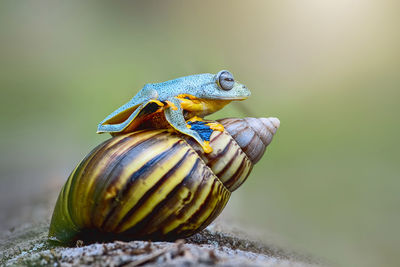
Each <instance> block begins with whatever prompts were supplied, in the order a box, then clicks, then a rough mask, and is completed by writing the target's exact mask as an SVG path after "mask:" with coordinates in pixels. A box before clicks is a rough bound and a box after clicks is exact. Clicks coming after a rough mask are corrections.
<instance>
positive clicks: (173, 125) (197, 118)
mask: <svg viewBox="0 0 400 267" xmlns="http://www.w3.org/2000/svg"><path fill="white" fill-rule="evenodd" d="M250 95H251V93H250V90H249V89H248V88H247V87H246V86H245V85H243V84H241V83H239V82H238V81H236V80H235V79H234V77H233V75H232V73H231V72H229V71H227V70H221V71H219V72H218V73H217V74H211V73H202V74H195V75H190V76H185V77H180V78H177V79H173V80H169V81H165V82H161V83H148V84H145V85H144V87H143V88H142V89H141V90H140V91H139V92H138V93H137V94H136V95H135V96H134V97H133V98H132V99H131V100H130V101H128V102H127V103H126V104H124V105H122V106H121V107H119V108H118V109H116V110H115V111H114V112H112V113H111V114H110V115H108V116H107V117H106V118H105V119H104V120H102V121H101V122H100V123H99V125H98V128H97V133H110V134H111V135H113V136H115V135H120V134H124V133H128V132H132V131H134V130H140V129H147V128H168V129H172V130H173V131H176V132H179V133H181V134H183V135H187V136H190V137H192V138H193V139H194V140H196V141H197V143H199V144H200V145H201V147H202V148H203V150H204V152H205V153H211V152H212V147H211V146H210V140H209V136H210V131H211V132H213V131H223V130H224V129H223V126H222V125H221V124H219V123H217V122H209V123H201V122H202V121H203V118H204V117H205V116H207V115H210V114H212V113H214V112H216V111H218V110H220V109H222V108H223V107H224V106H226V105H227V104H229V103H230V102H232V101H241V100H245V99H247V98H248V97H249V96H250ZM193 126H196V127H193ZM192 128H193V129H192ZM204 133H207V134H206V135H204Z"/></svg>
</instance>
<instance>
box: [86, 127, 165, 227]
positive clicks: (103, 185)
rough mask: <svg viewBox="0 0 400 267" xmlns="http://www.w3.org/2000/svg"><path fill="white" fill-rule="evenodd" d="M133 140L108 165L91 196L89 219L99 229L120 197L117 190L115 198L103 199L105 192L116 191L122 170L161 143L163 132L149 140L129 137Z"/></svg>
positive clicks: (133, 136) (163, 136)
mask: <svg viewBox="0 0 400 267" xmlns="http://www.w3.org/2000/svg"><path fill="white" fill-rule="evenodd" d="M131 137H132V139H133V140H138V141H136V142H135V144H134V145H130V146H129V147H128V149H126V150H125V152H124V153H123V154H122V155H121V156H118V157H117V158H115V160H112V161H113V164H110V165H109V166H108V168H107V172H106V173H101V174H100V177H99V178H98V179H99V181H98V182H97V183H98V184H97V188H96V190H95V191H94V194H93V201H94V204H93V205H92V209H91V214H92V215H91V218H92V222H93V223H94V224H95V225H96V226H97V227H100V226H101V224H102V222H103V220H104V218H105V216H106V214H107V212H108V210H109V209H110V208H113V205H116V204H118V202H119V199H120V197H121V195H120V192H119V191H118V190H117V192H118V193H117V196H116V197H111V198H105V197H104V196H105V195H106V193H107V192H109V190H110V188H114V189H116V187H115V186H113V185H114V184H116V183H118V181H119V178H121V174H122V172H123V171H124V168H125V167H126V166H127V165H128V164H129V163H130V162H132V161H134V160H135V158H138V157H140V156H141V154H144V153H148V151H149V149H150V150H151V147H152V146H156V145H157V144H159V143H160V142H162V138H165V132H159V133H158V134H156V135H153V136H151V137H150V138H146V136H145V138H144V139H140V138H141V136H140V135H139V136H135V135H132V136H131Z"/></svg>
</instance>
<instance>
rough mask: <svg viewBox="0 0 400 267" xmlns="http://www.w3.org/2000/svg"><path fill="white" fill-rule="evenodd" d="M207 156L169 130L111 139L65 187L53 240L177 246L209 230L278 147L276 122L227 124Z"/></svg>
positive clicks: (212, 141)
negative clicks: (260, 162)
mask: <svg viewBox="0 0 400 267" xmlns="http://www.w3.org/2000/svg"><path fill="white" fill-rule="evenodd" d="M219 122H220V123H221V124H222V125H224V127H225V130H224V131H223V132H218V131H214V132H213V133H212V135H211V138H210V145H211V147H212V148H213V152H212V153H208V154H207V153H204V152H203V150H202V149H201V147H200V146H199V145H198V144H197V142H195V141H194V140H192V139H191V138H189V137H187V136H184V135H180V134H177V133H175V132H171V131H169V130H166V129H165V130H141V131H136V132H132V133H128V134H125V135H120V136H116V137H112V138H110V139H108V140H106V141H105V142H103V143H102V144H100V145H99V146H97V147H96V148H95V149H93V150H92V151H91V152H90V153H89V154H88V155H87V156H86V157H85V158H84V159H83V160H82V161H81V162H80V163H79V164H78V166H77V167H76V168H75V169H74V170H73V171H72V173H71V175H70V177H69V178H68V180H67V182H66V184H65V185H64V187H63V188H62V190H61V192H60V194H59V197H58V199H57V203H56V206H55V209H54V212H53V216H52V219H51V223H50V230H49V237H50V239H51V240H55V241H59V242H62V243H66V244H71V243H72V242H74V241H76V240H78V239H81V240H87V241H103V240H114V239H119V240H133V239H142V240H149V239H151V240H174V239H178V238H184V237H187V236H190V235H192V234H194V233H196V232H198V231H200V230H202V229H204V228H205V227H206V226H207V225H209V224H210V223H211V222H212V221H213V220H214V219H215V218H216V217H217V216H218V215H219V214H220V212H221V211H222V210H223V208H224V207H225V205H226V203H227V201H228V199H229V197H230V195H231V192H233V191H234V190H235V189H237V188H238V187H239V186H240V185H241V184H242V183H243V182H244V181H245V180H246V178H247V176H248V175H249V173H250V171H251V170H252V167H253V165H254V164H255V163H256V162H257V161H258V160H259V159H260V158H261V157H262V155H263V154H264V152H265V148H266V147H267V146H268V144H269V143H270V142H271V140H272V137H273V135H274V134H275V132H276V129H277V128H278V127H279V120H278V119H276V118H259V119H256V118H245V119H238V118H228V119H222V120H220V121H219Z"/></svg>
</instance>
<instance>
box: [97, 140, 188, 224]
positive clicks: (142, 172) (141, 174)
mask: <svg viewBox="0 0 400 267" xmlns="http://www.w3.org/2000/svg"><path fill="white" fill-rule="evenodd" d="M181 142H183V141H182V140H179V141H178V142H176V143H175V144H174V145H173V146H172V147H171V148H170V149H167V150H165V151H163V152H161V153H160V154H158V155H156V156H154V157H153V158H152V159H150V160H149V161H148V162H147V163H146V164H145V165H144V166H142V167H141V168H140V169H139V170H137V171H135V172H134V173H132V174H131V176H130V178H129V179H128V181H127V182H126V183H125V185H124V186H123V187H122V188H121V189H120V190H119V192H118V195H117V196H116V197H115V198H114V200H111V201H112V207H111V208H110V210H109V212H108V214H107V215H106V216H105V219H104V221H103V224H102V226H101V228H102V229H110V228H111V227H112V225H113V224H114V223H117V225H119V224H121V223H123V220H125V219H126V218H129V217H130V216H131V215H132V212H133V211H135V210H136V209H137V208H138V207H139V206H141V205H142V204H143V203H144V202H145V201H146V200H147V199H148V198H149V197H150V195H152V194H153V193H154V192H155V191H156V190H157V189H159V188H160V187H161V186H162V185H163V184H164V183H165V181H166V180H167V179H169V178H170V176H171V175H172V174H173V173H174V172H175V170H176V169H178V168H179V166H180V165H181V164H182V162H183V160H184V159H185V157H186V156H187V155H188V153H189V151H188V152H186V153H185V154H184V156H183V157H182V158H181V159H179V161H178V162H177V163H176V164H175V165H174V166H173V167H172V168H171V169H170V170H168V172H167V173H166V174H165V175H164V176H163V177H161V178H160V179H159V180H158V181H157V182H156V184H155V185H154V186H153V187H152V188H150V189H149V190H148V191H147V192H146V194H145V195H144V196H143V197H142V198H141V199H140V200H139V201H138V202H137V203H136V204H135V205H134V206H133V208H131V210H130V211H129V212H128V213H127V214H126V215H125V216H124V217H123V219H122V220H121V221H120V222H113V221H112V220H111V221H109V220H110V218H112V217H113V215H114V214H115V213H116V212H119V209H118V207H119V206H120V203H119V202H117V201H115V200H116V199H117V198H118V199H123V198H124V196H126V195H127V194H128V193H129V191H130V190H129V189H130V187H131V186H132V184H133V183H134V182H136V181H137V180H138V179H145V178H146V177H148V175H149V173H150V174H151V172H152V168H153V167H154V166H156V164H163V161H164V160H168V157H169V156H170V155H171V154H170V153H175V152H176V151H177V150H179V149H181V148H180V147H179V145H180V143H181Z"/></svg>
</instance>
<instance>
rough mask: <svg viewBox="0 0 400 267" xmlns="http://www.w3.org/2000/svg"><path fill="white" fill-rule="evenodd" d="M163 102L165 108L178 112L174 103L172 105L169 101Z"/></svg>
mask: <svg viewBox="0 0 400 267" xmlns="http://www.w3.org/2000/svg"><path fill="white" fill-rule="evenodd" d="M165 102H166V103H167V106H166V108H169V107H170V108H172V109H173V110H178V108H177V107H176V106H175V104H174V103H172V102H171V101H168V100H165Z"/></svg>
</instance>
